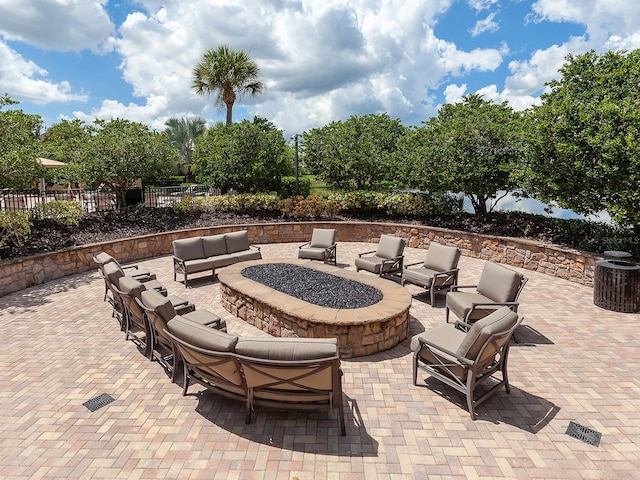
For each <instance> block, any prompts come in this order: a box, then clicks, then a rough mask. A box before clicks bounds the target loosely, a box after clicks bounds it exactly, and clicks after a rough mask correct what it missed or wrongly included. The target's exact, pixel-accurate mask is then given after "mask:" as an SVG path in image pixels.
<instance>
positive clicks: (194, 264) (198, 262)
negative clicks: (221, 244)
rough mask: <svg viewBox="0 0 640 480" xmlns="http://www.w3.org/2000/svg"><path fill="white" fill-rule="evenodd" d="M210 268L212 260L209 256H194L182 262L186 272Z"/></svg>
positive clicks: (202, 270)
mask: <svg viewBox="0 0 640 480" xmlns="http://www.w3.org/2000/svg"><path fill="white" fill-rule="evenodd" d="M212 268H213V262H212V261H211V258H194V259H191V260H186V261H185V262H184V269H185V270H186V271H187V273H196V272H204V271H205V270H211V269H212Z"/></svg>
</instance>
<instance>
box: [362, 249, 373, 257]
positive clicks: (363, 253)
mask: <svg viewBox="0 0 640 480" xmlns="http://www.w3.org/2000/svg"><path fill="white" fill-rule="evenodd" d="M371 253H376V251H375V250H369V251H368V252H362V253H359V254H358V256H359V257H361V256H363V255H369V254H371Z"/></svg>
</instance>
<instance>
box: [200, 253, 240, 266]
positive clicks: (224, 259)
mask: <svg viewBox="0 0 640 480" xmlns="http://www.w3.org/2000/svg"><path fill="white" fill-rule="evenodd" d="M207 260H209V261H210V262H211V265H212V266H213V268H222V267H226V266H227V265H233V264H234V263H238V257H236V256H235V254H232V253H225V254H223V255H218V256H217V257H209V258H208V259H207Z"/></svg>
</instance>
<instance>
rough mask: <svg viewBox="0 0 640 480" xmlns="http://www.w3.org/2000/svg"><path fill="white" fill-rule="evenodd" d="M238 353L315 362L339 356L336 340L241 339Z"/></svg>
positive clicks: (254, 356)
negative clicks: (315, 360)
mask: <svg viewBox="0 0 640 480" xmlns="http://www.w3.org/2000/svg"><path fill="white" fill-rule="evenodd" d="M236 353H237V354H238V355H243V356H245V357H252V358H261V359H265V360H285V361H294V360H314V359H318V358H329V357H333V356H335V355H337V354H338V341H337V339H335V338H240V339H239V340H238V343H237V345H236Z"/></svg>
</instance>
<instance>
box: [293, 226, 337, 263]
mask: <svg viewBox="0 0 640 480" xmlns="http://www.w3.org/2000/svg"><path fill="white" fill-rule="evenodd" d="M336 247H337V243H336V231H335V229H333V228H314V229H313V233H312V234H311V240H310V241H309V242H307V243H303V244H302V245H300V246H299V247H298V258H303V259H307V260H321V261H323V262H324V263H332V264H333V265H336V264H337V260H336Z"/></svg>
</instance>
